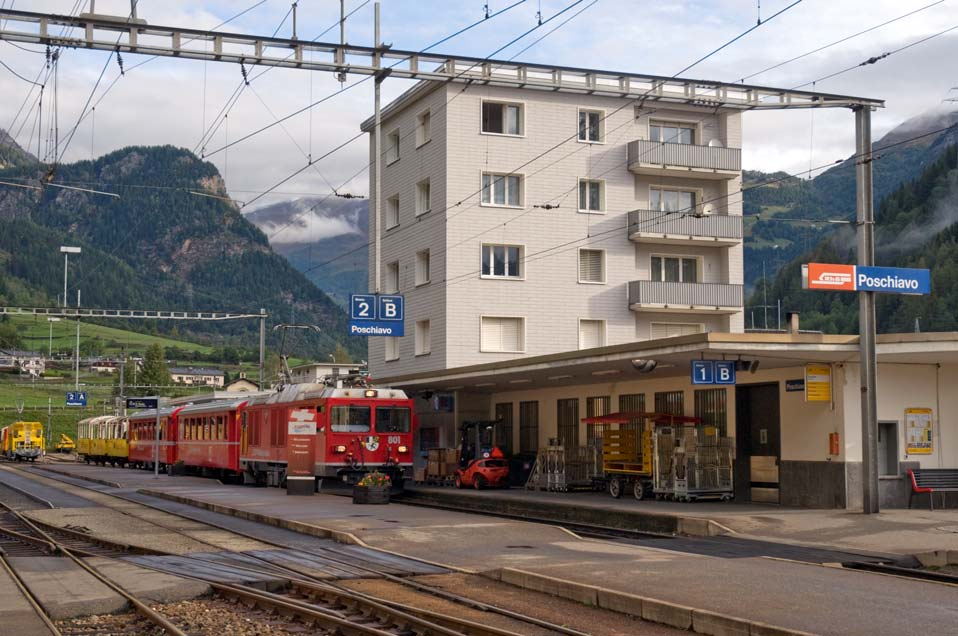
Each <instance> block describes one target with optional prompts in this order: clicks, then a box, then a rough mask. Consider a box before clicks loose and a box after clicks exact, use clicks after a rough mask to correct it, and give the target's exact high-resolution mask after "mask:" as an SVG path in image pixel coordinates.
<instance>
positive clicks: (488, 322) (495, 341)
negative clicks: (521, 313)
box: [480, 318, 522, 352]
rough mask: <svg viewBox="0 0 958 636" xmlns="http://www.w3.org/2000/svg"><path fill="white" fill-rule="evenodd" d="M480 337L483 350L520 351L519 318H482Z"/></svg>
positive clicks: (520, 326)
mask: <svg viewBox="0 0 958 636" xmlns="http://www.w3.org/2000/svg"><path fill="white" fill-rule="evenodd" d="M480 331H481V333H480V338H481V340H482V342H481V345H480V346H481V349H482V350H483V351H504V352H511V351H521V350H522V319H521V318H483V319H482V326H481V330H480Z"/></svg>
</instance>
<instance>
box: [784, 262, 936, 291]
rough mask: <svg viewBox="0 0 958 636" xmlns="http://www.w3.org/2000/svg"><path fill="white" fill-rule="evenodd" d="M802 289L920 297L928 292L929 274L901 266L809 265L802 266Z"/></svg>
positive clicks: (929, 284)
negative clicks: (869, 292)
mask: <svg viewBox="0 0 958 636" xmlns="http://www.w3.org/2000/svg"><path fill="white" fill-rule="evenodd" d="M802 287H804V288H805V289H818V290H827V291H871V292H880V293H885V294H911V295H923V294H930V293H931V272H930V270H927V269H911V268H905V267H873V266H866V265H841V264H836V263H809V264H807V265H802Z"/></svg>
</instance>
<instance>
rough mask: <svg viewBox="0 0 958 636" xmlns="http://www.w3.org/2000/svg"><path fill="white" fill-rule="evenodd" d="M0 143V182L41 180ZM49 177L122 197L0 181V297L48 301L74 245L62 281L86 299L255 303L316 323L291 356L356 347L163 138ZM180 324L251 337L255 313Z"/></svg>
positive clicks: (339, 314) (142, 303) (182, 304)
mask: <svg viewBox="0 0 958 636" xmlns="http://www.w3.org/2000/svg"><path fill="white" fill-rule="evenodd" d="M3 138H5V136H0V141H2V139H3ZM7 140H8V141H9V139H8V138H7ZM0 147H2V145H0ZM6 148H7V150H6V151H5V154H0V158H2V157H4V156H6V157H11V158H17V159H18V160H16V161H10V162H9V163H8V165H7V167H5V168H3V169H0V180H8V181H11V182H16V183H22V184H25V185H32V186H40V185H41V182H40V181H38V180H37V179H36V175H37V174H38V173H40V174H43V173H46V172H47V170H48V168H49V167H48V166H38V164H37V163H36V160H35V159H33V158H32V157H31V158H29V159H30V161H28V162H24V161H23V160H22V157H23V156H24V155H25V153H23V152H22V151H21V150H20V149H18V148H15V147H12V146H10V145H9V143H8V145H7V146H6ZM26 156H27V157H29V155H26ZM53 182H54V183H58V184H62V185H69V186H73V187H77V188H87V189H91V190H97V191H101V192H107V193H113V194H118V195H119V197H111V196H105V195H103V194H96V193H91V192H85V191H78V190H71V189H64V188H58V187H52V186H47V185H44V186H43V187H42V189H24V188H13V187H4V188H0V223H2V225H3V231H2V232H0V302H2V303H5V304H19V305H54V304H55V302H56V300H57V297H58V295H59V294H62V275H63V274H62V272H63V260H62V257H61V254H60V253H59V246H60V245H65V244H69V245H77V246H80V247H81V248H82V249H83V253H82V254H80V255H79V256H78V257H76V258H73V259H71V262H70V266H71V276H70V288H71V290H75V289H77V288H80V289H81V290H82V304H83V305H84V306H87V307H110V308H145V309H194V310H199V309H202V310H221V311H233V312H252V313H255V312H258V311H259V309H260V307H264V308H266V309H267V311H269V312H270V314H271V315H272V319H271V322H274V323H275V322H308V323H313V324H318V325H321V326H322V328H323V331H322V333H320V334H318V335H314V336H310V337H309V338H308V339H306V340H303V341H299V342H298V343H297V347H299V348H301V349H302V351H299V352H297V353H299V354H303V353H308V354H311V355H314V356H321V357H323V358H325V357H326V355H327V354H329V353H331V352H332V351H333V350H334V348H335V347H336V345H337V344H344V345H345V346H347V347H348V348H350V349H351V351H352V353H353V354H354V355H356V356H357V357H361V356H363V355H364V353H365V352H364V351H363V350H362V349H364V347H363V346H362V345H363V344H364V343H360V342H359V340H358V339H355V338H354V339H349V337H348V336H347V335H346V316H345V314H344V312H343V311H342V309H341V308H340V307H338V306H337V305H336V304H335V303H333V302H332V301H331V300H330V299H329V298H328V297H327V296H326V294H324V293H323V292H322V291H320V290H319V289H317V288H316V286H315V285H313V284H312V283H311V282H310V281H309V280H308V279H306V277H305V276H303V275H302V274H301V273H299V272H298V271H296V270H295V269H294V268H293V267H291V266H290V265H289V263H288V262H287V261H286V259H284V258H283V257H282V256H280V255H278V254H276V253H275V252H273V250H272V249H271V248H270V246H269V243H268V241H267V239H266V236H265V235H264V234H263V233H262V232H261V231H260V230H259V229H257V228H256V227H255V226H254V225H253V224H252V223H250V222H248V221H247V220H246V219H245V218H243V216H242V215H241V214H240V212H239V210H238V209H237V207H236V206H235V205H234V204H233V203H232V202H231V201H230V200H229V199H228V198H227V193H226V188H225V185H224V183H223V181H222V178H221V177H220V175H219V173H218V172H217V170H216V167H215V166H213V165H212V164H211V163H208V162H204V161H201V160H200V159H199V158H198V157H196V156H195V155H193V154H192V153H190V152H188V151H186V150H183V149H179V148H174V147H171V146H163V147H130V148H124V149H121V150H118V151H115V152H112V153H110V154H108V155H105V156H103V157H100V158H98V159H97V160H95V161H80V162H77V163H73V164H66V165H60V166H57V167H56V170H55V174H54V177H53ZM196 193H199V194H196ZM202 195H207V196H202ZM210 195H211V196H210ZM74 294H75V292H73V291H71V293H70V298H69V300H70V302H71V304H72V303H74V302H75V300H76V298H75V296H74ZM111 324H116V323H111ZM122 326H126V327H128V328H133V329H136V330H143V329H147V330H158V331H160V332H166V331H168V330H170V329H172V325H170V324H163V323H157V324H155V325H148V324H146V325H145V324H144V323H142V322H139V323H136V324H127V325H122ZM177 328H178V330H179V333H180V334H181V336H182V337H189V338H191V339H196V340H199V341H203V342H209V343H211V344H218V343H223V342H229V343H231V344H235V345H239V346H246V347H255V346H256V342H257V338H256V334H257V333H258V324H257V322H256V321H245V322H229V323H180V324H178V325H177ZM270 337H271V338H272V334H271V336H270Z"/></svg>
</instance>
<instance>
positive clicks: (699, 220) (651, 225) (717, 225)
mask: <svg viewBox="0 0 958 636" xmlns="http://www.w3.org/2000/svg"><path fill="white" fill-rule="evenodd" d="M742 225H743V224H742V217H741V216H727V215H724V214H707V215H702V214H698V215H697V214H695V213H694V212H688V213H679V212H666V211H661V210H632V211H631V212H629V236H631V235H633V234H656V235H661V234H674V235H678V236H689V237H692V236H704V237H709V238H718V239H736V240H741V238H742Z"/></svg>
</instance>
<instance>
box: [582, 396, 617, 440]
mask: <svg viewBox="0 0 958 636" xmlns="http://www.w3.org/2000/svg"><path fill="white" fill-rule="evenodd" d="M611 412H612V397H611V396H608V395H597V396H594V397H588V398H586V399H585V416H586V417H599V416H600V415H608V414H609V413H611ZM601 430H602V429H601V427H599V426H592V425H590V426H587V427H586V443H587V444H588V445H589V446H590V447H592V448H598V449H599V450H600V451H601V450H602V433H601Z"/></svg>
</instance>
